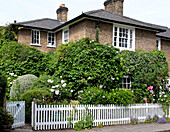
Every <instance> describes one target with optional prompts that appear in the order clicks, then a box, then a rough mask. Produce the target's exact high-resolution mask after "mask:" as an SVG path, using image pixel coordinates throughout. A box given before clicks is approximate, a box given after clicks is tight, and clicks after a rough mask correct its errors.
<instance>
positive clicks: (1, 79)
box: [0, 71, 7, 107]
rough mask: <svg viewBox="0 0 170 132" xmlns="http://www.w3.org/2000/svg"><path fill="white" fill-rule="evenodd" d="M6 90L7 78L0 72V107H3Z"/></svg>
mask: <svg viewBox="0 0 170 132" xmlns="http://www.w3.org/2000/svg"><path fill="white" fill-rule="evenodd" d="M6 88H7V78H6V76H5V74H4V73H2V72H1V71H0V107H3V103H4V97H5V93H6Z"/></svg>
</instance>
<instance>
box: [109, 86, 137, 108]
mask: <svg viewBox="0 0 170 132" xmlns="http://www.w3.org/2000/svg"><path fill="white" fill-rule="evenodd" d="M109 95H110V97H109V98H110V102H109V103H111V104H115V105H124V106H127V105H129V104H133V103H134V94H133V92H132V91H129V90H125V89H120V90H117V89H113V90H112V92H111V93H109Z"/></svg>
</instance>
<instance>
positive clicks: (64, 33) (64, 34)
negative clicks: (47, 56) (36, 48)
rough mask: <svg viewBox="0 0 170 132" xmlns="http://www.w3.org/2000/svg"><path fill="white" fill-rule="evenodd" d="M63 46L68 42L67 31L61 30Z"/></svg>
mask: <svg viewBox="0 0 170 132" xmlns="http://www.w3.org/2000/svg"><path fill="white" fill-rule="evenodd" d="M62 36H63V44H66V43H68V42H69V29H68V28H67V29H64V30H63V35H62Z"/></svg>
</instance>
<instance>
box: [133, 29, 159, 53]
mask: <svg viewBox="0 0 170 132" xmlns="http://www.w3.org/2000/svg"><path fill="white" fill-rule="evenodd" d="M138 49H141V50H145V51H151V50H154V49H157V46H156V32H153V31H148V30H143V29H135V50H138Z"/></svg>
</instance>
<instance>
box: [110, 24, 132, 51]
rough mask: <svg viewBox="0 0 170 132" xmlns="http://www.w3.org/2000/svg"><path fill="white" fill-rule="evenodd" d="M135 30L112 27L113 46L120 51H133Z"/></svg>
mask: <svg viewBox="0 0 170 132" xmlns="http://www.w3.org/2000/svg"><path fill="white" fill-rule="evenodd" d="M134 32H135V30H134V29H132V28H126V27H120V26H116V25H114V26H113V45H114V46H115V47H117V48H119V49H120V50H133V51H134V50H135V33H134Z"/></svg>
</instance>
